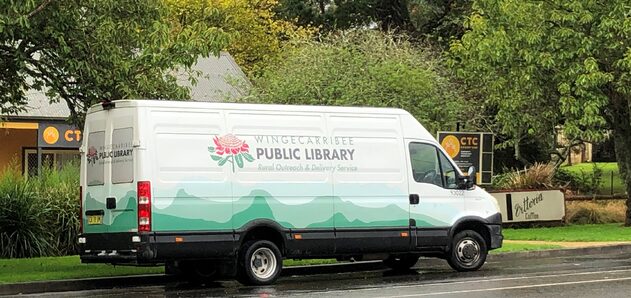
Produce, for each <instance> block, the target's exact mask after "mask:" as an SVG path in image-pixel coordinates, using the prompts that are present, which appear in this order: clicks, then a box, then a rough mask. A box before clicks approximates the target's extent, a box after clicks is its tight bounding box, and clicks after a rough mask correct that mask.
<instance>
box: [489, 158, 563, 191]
mask: <svg viewBox="0 0 631 298" xmlns="http://www.w3.org/2000/svg"><path fill="white" fill-rule="evenodd" d="M554 172H555V168H554V165H552V164H544V163H535V164H534V165H533V166H531V167H529V168H525V169H524V170H522V171H513V172H507V173H504V174H502V175H498V176H496V177H495V179H494V180H493V188H497V189H514V190H519V189H551V188H555V183H554V180H553V177H554Z"/></svg>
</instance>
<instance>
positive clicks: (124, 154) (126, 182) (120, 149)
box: [82, 108, 138, 233]
mask: <svg viewBox="0 0 631 298" xmlns="http://www.w3.org/2000/svg"><path fill="white" fill-rule="evenodd" d="M134 111H135V110H134V109H130V108H118V109H116V108H114V109H112V110H102V111H98V112H94V113H91V114H89V115H88V117H87V119H86V127H85V132H86V134H85V139H84V141H86V142H87V144H85V145H84V146H85V147H84V149H83V151H84V155H83V156H82V159H83V160H82V164H83V165H84V167H85V171H84V173H85V175H86V176H85V180H84V181H85V183H84V184H83V186H84V190H83V195H84V202H85V203H84V204H85V205H84V213H85V214H84V225H83V226H84V232H85V233H105V232H134V231H137V229H138V224H137V215H136V210H137V203H136V184H135V182H136V181H134V180H135V179H134V176H135V175H134V173H135V168H134V166H135V163H134V155H135V153H136V152H134V140H135V136H134V134H135V133H137V132H135V130H134V127H135V125H134V124H135V123H136V113H135V112H134Z"/></svg>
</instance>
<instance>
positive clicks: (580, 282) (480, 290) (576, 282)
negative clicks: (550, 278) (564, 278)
mask: <svg viewBox="0 0 631 298" xmlns="http://www.w3.org/2000/svg"><path fill="white" fill-rule="evenodd" d="M623 280H631V277H620V278H604V279H594V280H581V281H568V282H555V283H547V284H536V285H525V286H512V287H501V288H488V289H474V290H460V291H449V292H432V293H424V294H409V295H397V296H383V298H404V297H423V296H434V295H449V294H463V293H475V292H488V291H501V290H515V289H529V288H542V287H553V286H564V285H576V284H591V283H599V282H610V281H623Z"/></svg>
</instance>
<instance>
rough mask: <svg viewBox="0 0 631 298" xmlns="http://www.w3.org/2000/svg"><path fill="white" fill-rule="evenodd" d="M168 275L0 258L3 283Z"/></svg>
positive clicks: (65, 260)
mask: <svg viewBox="0 0 631 298" xmlns="http://www.w3.org/2000/svg"><path fill="white" fill-rule="evenodd" d="M336 262H337V261H336V260H335V259H315V260H285V261H284V262H283V266H288V267H289V266H305V265H321V264H333V263H336ZM160 273H164V267H163V266H157V267H133V266H112V265H109V264H81V260H79V256H67V257H45V258H31V259H0V284H3V283H16V282H24V281H37V280H57V279H73V278H87V277H105V276H125V275H139V274H160Z"/></svg>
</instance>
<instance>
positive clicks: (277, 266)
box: [237, 240, 283, 285]
mask: <svg viewBox="0 0 631 298" xmlns="http://www.w3.org/2000/svg"><path fill="white" fill-rule="evenodd" d="M238 266H239V267H238V272H237V274H238V276H237V278H238V280H239V282H241V283H242V284H245V285H269V284H272V283H274V282H275V281H276V280H277V279H278V277H279V276H280V272H281V270H282V267H283V258H282V256H281V254H280V250H279V249H278V247H277V246H276V244H274V243H273V242H271V241H267V240H251V241H248V242H246V243H245V244H244V245H243V246H242V247H241V250H240V252H239V264H238Z"/></svg>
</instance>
